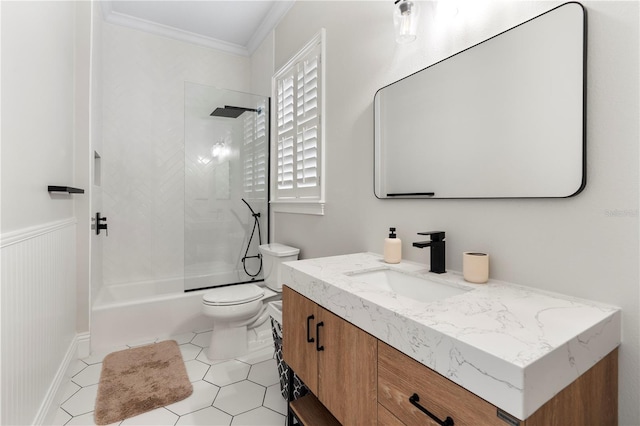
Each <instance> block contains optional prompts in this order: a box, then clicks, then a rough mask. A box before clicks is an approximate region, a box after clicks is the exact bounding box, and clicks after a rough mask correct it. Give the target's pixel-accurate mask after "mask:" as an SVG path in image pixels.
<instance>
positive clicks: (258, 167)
mask: <svg viewBox="0 0 640 426" xmlns="http://www.w3.org/2000/svg"><path fill="white" fill-rule="evenodd" d="M257 109H258V111H259V112H258V113H257V114H244V123H243V124H244V128H243V132H244V144H243V156H244V160H243V164H244V167H243V177H242V178H243V188H244V192H245V195H246V196H247V197H248V198H252V197H264V193H265V191H266V190H267V155H266V154H265V152H266V148H265V145H266V144H267V127H266V126H267V113H266V112H265V111H266V109H265V104H264V103H262V104H260V105H257Z"/></svg>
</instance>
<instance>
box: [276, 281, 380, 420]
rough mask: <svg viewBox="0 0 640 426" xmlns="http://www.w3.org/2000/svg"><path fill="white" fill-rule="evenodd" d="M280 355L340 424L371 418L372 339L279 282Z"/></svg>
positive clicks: (374, 346)
mask: <svg viewBox="0 0 640 426" xmlns="http://www.w3.org/2000/svg"><path fill="white" fill-rule="evenodd" d="M282 300H283V302H282V306H283V310H282V317H283V324H284V325H283V329H282V332H283V345H282V350H283V357H284V360H285V361H286V363H287V364H289V366H290V367H291V368H292V369H293V371H295V372H296V374H297V375H298V376H299V377H300V378H301V379H302V381H303V382H304V383H305V384H306V385H307V387H308V388H309V389H310V390H311V392H312V393H313V394H314V395H315V396H316V397H317V398H318V400H319V401H320V402H321V403H322V404H323V405H324V406H325V407H326V408H327V409H328V410H329V411H330V412H331V414H333V416H334V417H335V418H336V419H337V420H338V421H339V422H340V423H342V424H343V425H375V424H376V422H377V417H378V416H377V386H376V383H377V371H378V369H377V359H378V358H377V339H376V338H375V337H373V336H371V335H370V334H367V333H366V332H364V331H362V330H360V329H359V328H358V327H356V326H354V325H352V324H351V323H349V322H347V321H345V320H343V319H342V318H340V317H338V316H336V315H334V314H332V313H331V312H329V311H327V310H326V309H324V308H322V307H320V306H318V305H317V304H316V303H314V302H312V301H311V300H309V299H307V298H306V297H304V296H302V295H300V294H298V293H296V292H295V291H293V290H291V289H290V288H288V287H286V286H284V287H283V291H282Z"/></svg>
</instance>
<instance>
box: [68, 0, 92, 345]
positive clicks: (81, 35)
mask: <svg viewBox="0 0 640 426" xmlns="http://www.w3.org/2000/svg"><path fill="white" fill-rule="evenodd" d="M91 10H92V3H91V2H77V3H76V21H75V22H76V30H75V31H76V32H75V41H76V43H75V53H74V55H75V56H74V66H75V71H74V87H75V90H74V127H75V136H74V140H75V144H74V182H75V185H76V186H78V187H80V188H84V190H85V194H84V196H79V197H78V196H76V197H74V198H73V201H74V211H75V217H76V220H77V221H78V223H77V231H76V301H77V308H76V329H77V331H78V332H82V333H84V332H88V331H89V310H90V303H89V302H90V294H89V292H90V289H91V270H90V260H91V247H90V241H91V199H90V197H91V191H90V189H91V155H90V153H91V144H90V138H91V126H90V123H91V121H90V117H91V114H90V105H91V104H90V84H91V79H90V77H91V26H92V21H91Z"/></svg>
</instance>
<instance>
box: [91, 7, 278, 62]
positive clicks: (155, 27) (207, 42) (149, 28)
mask: <svg viewBox="0 0 640 426" xmlns="http://www.w3.org/2000/svg"><path fill="white" fill-rule="evenodd" d="M111 1H112V0H103V1H101V2H100V4H101V6H102V15H103V19H104V20H105V21H106V22H108V23H110V24H115V25H121V26H124V27H128V28H132V29H135V30H140V31H144V32H147V33H151V34H155V35H159V36H163V37H168V38H171V39H174V40H179V41H184V42H186V43H192V44H196V45H199V46H204V47H208V48H211V49H216V50H221V51H223V52H227V53H232V54H234V55H240V56H249V55H250V51H249V49H247V48H246V47H244V46H240V45H238V44H234V43H229V42H226V41H222V40H218V39H214V38H211V37H205V36H202V35H199V34H195V33H192V32H189V31H184V30H180V29H177V28H173V27H169V26H167V25H162V24H158V23H155V22H151V21H147V20H145V19H140V18H135V17H132V16H129V15H125V14H122V13H118V12H115V11H114V10H113V7H112V5H111ZM272 10H273V8H272ZM269 15H271V12H269ZM260 28H262V25H261V26H260ZM254 36H255V34H254ZM264 36H266V34H265V35H264ZM264 36H263V38H264ZM252 40H253V37H252ZM260 42H262V40H260ZM258 44H259V43H258ZM256 47H257V46H256Z"/></svg>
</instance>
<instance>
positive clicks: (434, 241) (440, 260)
mask: <svg viewBox="0 0 640 426" xmlns="http://www.w3.org/2000/svg"><path fill="white" fill-rule="evenodd" d="M418 235H431V241H420V242H415V243H413V246H414V247H418V248H425V247H431V265H430V266H431V269H429V272H433V273H435V274H444V273H445V272H447V271H446V267H445V256H444V243H445V241H444V232H443V231H430V232H418Z"/></svg>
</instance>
